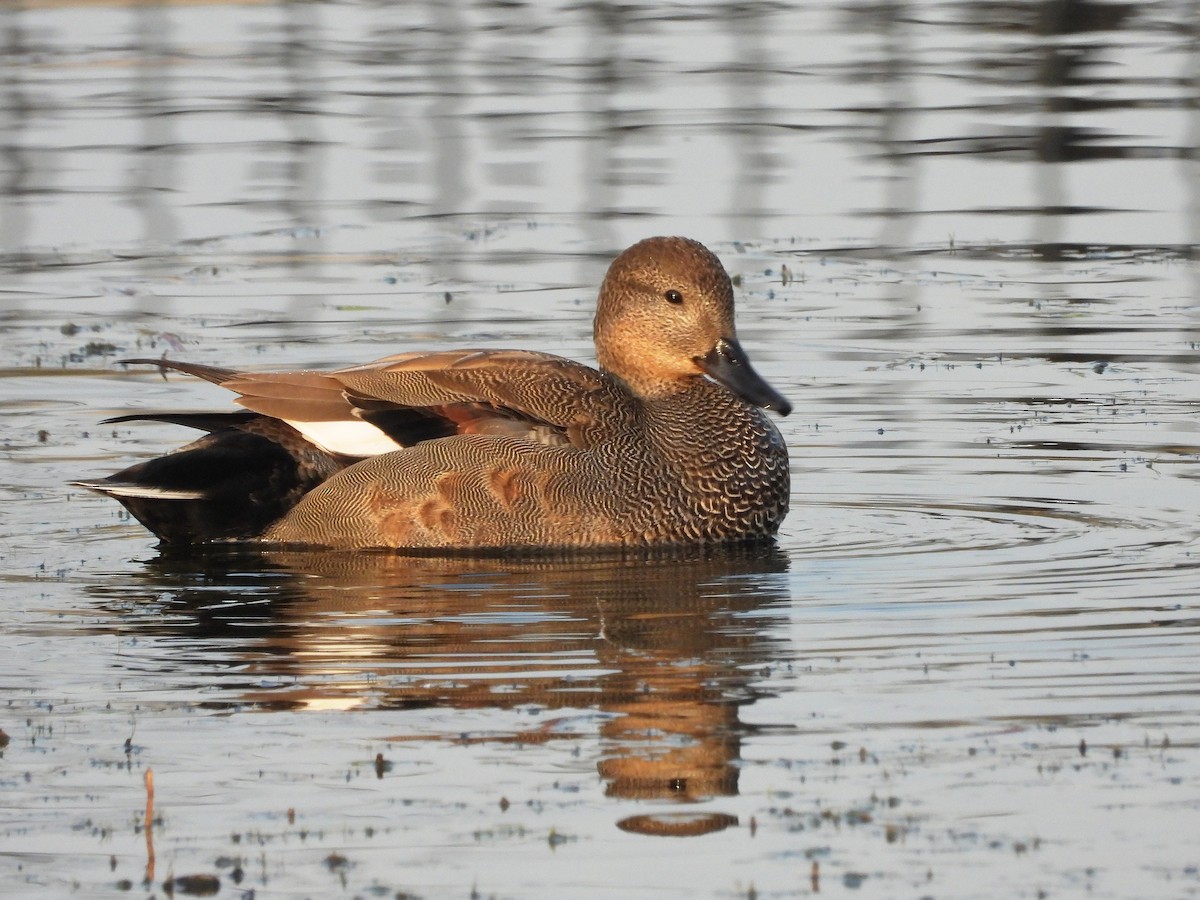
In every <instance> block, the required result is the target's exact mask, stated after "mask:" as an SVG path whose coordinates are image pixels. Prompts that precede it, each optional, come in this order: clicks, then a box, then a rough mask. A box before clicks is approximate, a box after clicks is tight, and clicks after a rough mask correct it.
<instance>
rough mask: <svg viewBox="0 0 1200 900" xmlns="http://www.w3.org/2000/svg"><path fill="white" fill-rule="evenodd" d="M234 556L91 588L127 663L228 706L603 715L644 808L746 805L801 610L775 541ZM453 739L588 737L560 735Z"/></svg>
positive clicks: (609, 760) (613, 774) (188, 562)
mask: <svg viewBox="0 0 1200 900" xmlns="http://www.w3.org/2000/svg"><path fill="white" fill-rule="evenodd" d="M235 559H236V564H233V565H231V563H232V562H233V560H232V559H231V558H230V557H229V556H227V555H225V554H215V555H208V556H201V557H183V558H172V557H168V556H163V557H159V558H157V559H155V560H154V561H152V562H150V563H148V564H147V565H146V567H145V568H144V569H143V570H142V571H141V572H138V573H135V574H134V575H133V576H132V577H131V576H130V575H129V574H128V573H123V574H122V575H121V576H119V577H118V578H114V579H113V580H112V581H111V582H109V583H104V584H99V585H96V586H94V587H93V589H92V593H93V594H94V595H96V596H98V597H99V598H101V600H102V604H101V605H102V608H104V609H107V610H108V611H109V612H111V613H113V614H114V615H113V618H111V619H109V620H108V621H107V624H106V625H104V626H102V630H103V629H111V630H113V631H117V632H120V633H124V634H129V635H136V636H137V638H138V642H139V645H140V646H141V647H142V649H141V650H139V651H138V652H136V653H134V654H132V656H131V657H124V656H123V662H122V664H123V665H128V666H131V667H135V668H138V669H144V668H147V667H153V668H157V669H161V670H162V671H170V672H173V673H175V675H176V676H177V677H179V676H182V677H185V678H190V677H196V678H201V679H203V678H208V677H212V675H213V672H214V671H217V672H220V673H224V674H223V675H222V676H221V678H220V681H219V684H220V687H221V695H220V696H219V697H218V698H216V699H213V700H211V701H209V702H210V703H211V704H213V705H218V706H240V705H245V704H253V705H255V706H259V707H263V708H269V709H305V708H308V709H331V708H332V709H363V708H373V709H395V710H403V709H411V708H426V707H445V708H452V709H464V708H492V709H513V708H516V707H525V706H529V705H530V704H533V705H535V706H537V707H538V708H544V709H547V710H554V709H570V708H586V709H590V710H593V711H595V712H596V713H598V714H599V719H600V725H599V732H600V737H601V739H602V752H601V755H600V756H601V758H600V761H599V771H600V774H601V775H602V777H603V778H604V780H605V783H606V791H607V793H608V795H609V796H612V797H621V798H636V799H640V800H645V799H672V800H679V801H699V800H704V799H707V798H711V797H718V796H726V795H733V794H736V793H737V783H738V761H739V751H740V746H741V736H742V733H743V731H744V727H743V726H742V724H741V723H740V721H739V712H740V710H741V708H742V707H743V706H745V705H746V704H748V703H753V702H754V700H755V697H756V691H755V687H754V682H755V680H756V677H758V676H757V673H759V672H761V670H762V669H763V667H765V666H770V665H772V664H773V663H774V662H777V661H778V653H779V650H780V648H779V645H778V641H773V640H771V639H769V638H768V637H766V636H765V633H766V632H767V631H768V630H769V629H770V628H771V627H772V625H777V624H778V621H779V620H778V618H777V617H774V616H772V614H771V609H772V608H773V607H776V606H778V605H780V604H783V603H785V602H786V601H787V599H788V592H787V583H786V581H785V578H784V573H785V571H786V569H787V562H786V558H785V557H784V556H783V555H782V554H780V553H779V552H778V551H777V550H775V549H774V548H771V549H755V550H749V549H747V550H723V551H719V552H718V551H709V552H705V553H701V552H699V551H696V552H693V553H689V554H687V555H686V556H674V557H663V556H653V557H638V558H630V557H621V558H612V557H603V556H599V557H583V558H575V559H563V560H557V559H555V560H550V559H543V560H537V559H530V560H527V561H524V562H519V563H513V562H511V561H501V560H496V559H492V560H479V559H466V558H463V559H444V558H433V557H429V558H421V557H416V558H413V557H398V556H392V555H386V554H315V553H281V552H271V553H266V554H264V555H263V556H261V557H246V556H238V557H236V558H235ZM747 613H754V615H753V616H750V617H748V616H747V615H746V614H747ZM780 615H783V610H782V609H781V610H780ZM148 639H151V641H152V642H153V641H155V640H157V641H159V643H158V644H157V646H153V645H151V646H147V640H148ZM397 726H398V727H400V728H402V727H403V720H398V722H397ZM454 735H455V737H454V739H456V740H511V741H516V742H523V741H543V740H553V739H556V738H566V737H573V736H574V737H577V736H578V735H575V734H574V733H573V732H562V733H559V732H556V731H555V730H554V728H553V727H552V726H551V727H550V728H549V730H547V731H537V732H535V733H520V734H515V735H510V736H496V735H489V736H485V737H478V736H471V735H462V736H460V735H459V734H458V732H457V731H455V732H454ZM407 737H426V738H427V737H429V736H428V735H408V736H407ZM659 824H660V825H661V823H659ZM681 827H684V826H681ZM686 827H695V821H693V820H690V819H689V820H688V821H687V823H686ZM684 830H686V828H685V829H684Z"/></svg>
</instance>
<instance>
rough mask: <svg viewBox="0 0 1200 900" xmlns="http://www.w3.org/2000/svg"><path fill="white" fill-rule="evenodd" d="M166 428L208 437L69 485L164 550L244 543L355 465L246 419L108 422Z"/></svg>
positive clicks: (282, 429)
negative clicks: (114, 504)
mask: <svg viewBox="0 0 1200 900" xmlns="http://www.w3.org/2000/svg"><path fill="white" fill-rule="evenodd" d="M131 421H146V422H166V423H169V424H174V425H185V426H187V427H190V428H197V429H200V430H201V431H205V432H207V434H205V435H204V437H202V438H200V439H199V440H196V441H193V442H192V443H190V444H188V445H186V446H184V447H180V448H179V449H178V450H175V451H172V452H171V453H168V454H167V455H166V456H160V457H158V458H157V459H151V460H147V461H146V462H141V463H137V464H136V465H132V466H130V467H129V468H127V469H122V470H121V471H120V472H117V473H116V474H115V475H110V476H108V477H107V478H99V479H95V480H89V481H74V482H71V483H72V484H75V485H78V486H79V487H84V488H87V489H88V490H91V491H96V492H97V493H100V494H105V495H106V496H109V497H112V498H113V499H114V500H116V501H118V502H119V503H121V504H122V505H123V506H124V507H125V508H126V509H127V510H129V512H130V513H131V514H132V515H133V517H134V518H135V519H137V520H138V521H139V522H141V523H142V524H143V525H145V526H146V527H147V528H149V529H150V530H151V531H152V532H154V534H156V535H157V536H158V538H159V539H160V540H161V541H163V542H164V543H167V544H199V543H207V542H212V541H249V540H254V539H256V538H258V537H260V536H261V535H262V534H263V532H265V531H266V530H267V529H268V528H269V527H270V526H271V525H272V524H273V523H274V522H276V521H277V520H278V519H280V518H281V517H283V516H284V515H285V514H286V513H287V512H288V510H290V509H291V508H292V507H293V506H295V505H296V503H298V502H299V500H300V498H301V497H303V496H304V495H305V494H307V493H308V492H309V491H311V490H312V489H313V488H315V487H316V486H317V485H319V484H321V482H323V481H325V480H326V479H327V478H329V477H330V476H331V475H333V474H334V473H335V472H337V471H339V470H341V469H343V468H345V467H346V466H347V465H349V464H350V463H351V462H354V461H355V460H354V459H353V458H350V457H343V456H338V455H335V454H331V453H327V452H326V451H324V450H321V449H320V448H318V447H316V446H315V445H313V444H311V443H309V442H308V441H307V440H305V438H304V437H303V435H301V434H300V432H298V431H296V430H295V429H294V428H292V427H291V426H290V425H287V424H286V423H284V422H280V421H279V420H278V419H272V418H270V417H268V416H262V415H259V414H258V413H252V412H232V413H146V414H139V415H130V416H118V417H116V418H113V419H107V420H106V422H108V423H116V422H131Z"/></svg>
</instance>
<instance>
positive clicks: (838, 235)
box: [0, 0, 1200, 898]
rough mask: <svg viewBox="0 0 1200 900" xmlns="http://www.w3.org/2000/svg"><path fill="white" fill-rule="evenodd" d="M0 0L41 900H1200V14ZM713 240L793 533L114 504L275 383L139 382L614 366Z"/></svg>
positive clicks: (1, 648)
mask: <svg viewBox="0 0 1200 900" xmlns="http://www.w3.org/2000/svg"><path fill="white" fill-rule="evenodd" d="M0 26H2V28H0V35H2V36H0V40H2V41H3V42H4V49H5V53H4V56H3V58H2V60H0V71H2V72H3V78H2V79H0V151H2V153H0V177H2V178H3V181H2V183H0V268H2V270H3V273H4V279H3V282H2V283H0V292H2V293H0V310H2V315H3V320H2V329H0V349H2V351H3V355H4V360H5V361H4V363H3V366H4V368H3V369H2V370H0V375H2V376H3V379H2V381H0V385H2V386H3V393H2V394H0V441H2V442H3V443H2V449H3V453H2V455H0V459H2V460H3V472H4V476H3V477H2V478H0V502H2V507H0V508H2V509H3V510H4V515H3V518H2V519H0V540H2V544H0V546H2V547H3V555H4V559H5V563H6V565H5V566H4V572H3V574H0V590H2V592H3V593H2V596H3V602H2V603H0V690H2V691H3V702H2V703H0V729H3V732H4V733H5V734H6V735H7V738H8V742H7V745H6V746H4V747H3V748H0V895H9V896H14V897H17V896H19V897H29V896H38V897H41V896H47V897H49V896H68V895H70V896H87V897H105V896H129V895H131V894H132V895H135V896H149V895H159V894H160V893H167V892H169V891H173V892H174V893H175V894H177V895H178V894H191V895H204V894H214V893H215V894H216V895H219V896H227V897H237V896H249V895H250V892H253V893H254V896H259V897H261V896H270V897H276V896H279V897H308V896H343V895H344V896H422V897H442V896H465V895H470V896H482V897H492V896H495V897H532V896H545V897H551V896H552V897H595V896H612V895H617V894H620V895H627V896H654V897H667V896H671V897H674V896H679V897H685V896H686V897H693V896H711V897H768V896H770V897H788V896H796V895H807V894H813V893H820V894H826V895H841V894H846V893H848V892H853V894H854V895H855V896H864V897H865V896H872V897H907V896H912V897H921V896H930V897H955V898H960V897H999V896H1005V897H1008V896H1018V897H1041V896H1051V897H1053V896H1082V895H1087V896H1092V897H1114V898H1125V897H1133V896H1138V897H1150V896H1162V897H1185V896H1197V895H1200V857H1198V856H1197V853H1196V849H1195V839H1194V834H1195V832H1196V823H1197V821H1198V814H1200V795H1198V794H1197V792H1196V785H1197V783H1200V755H1198V748H1200V653H1198V652H1197V649H1198V648H1197V642H1198V638H1200V609H1198V604H1197V599H1196V597H1197V588H1198V587H1200V577H1198V574H1197V565H1198V564H1200V555H1198V552H1200V542H1198V540H1197V537H1198V530H1200V525H1198V524H1197V515H1196V512H1197V510H1200V484H1198V481H1197V476H1196V472H1197V464H1198V462H1200V459H1198V458H1200V441H1198V440H1197V436H1196V431H1197V425H1196V415H1195V408H1196V402H1197V387H1198V366H1197V346H1198V342H1200V333H1198V331H1200V318H1198V315H1197V311H1198V305H1197V304H1198V301H1197V297H1198V289H1197V288H1198V283H1200V282H1198V278H1197V269H1196V262H1195V256H1196V247H1197V245H1198V244H1200V187H1198V186H1200V171H1198V170H1197V162H1196V150H1195V148H1196V146H1197V145H1198V144H1200V117H1198V114H1197V107H1196V105H1195V99H1194V98H1195V96H1196V94H1197V90H1198V89H1200V53H1198V52H1197V45H1198V42H1200V32H1198V30H1197V29H1198V28H1200V20H1198V19H1197V16H1196V12H1195V10H1194V9H1193V8H1192V4H1190V3H1187V2H1183V0H1179V2H1163V3H1155V4H1117V3H1088V2H1047V3H1033V2H1031V3H1025V4H1017V3H933V2H930V3H912V4H904V3H896V4H877V5H871V4H857V3H853V4H843V5H832V4H804V5H803V8H795V9H794V8H791V7H790V6H789V5H786V4H771V3H742V4H719V3H710V4H693V3H688V4H682V3H681V4H675V5H672V4H666V3H660V4H655V5H649V6H633V5H629V6H613V5H609V4H589V5H577V6H571V5H556V4H554V3H551V2H538V3H531V4H510V3H490V4H489V3H476V4H467V5H461V4H460V5H453V4H439V3H429V4H404V5H391V4H379V3H344V2H323V3H287V4H275V5H255V4H245V5H240V4H229V5H215V4H214V5H204V4H180V5H172V4H167V5H140V6H132V7H123V6H117V5H105V4H93V3H86V4H83V3H80V4H72V3H70V2H65V3H60V2H52V3H43V2H37V0H31V2H27V3H25V4H23V5H19V4H8V5H6V6H4V7H3V8H2V9H0ZM669 232H676V233H685V234H688V235H690V236H693V237H696V238H698V239H701V240H703V241H705V242H706V243H708V244H709V245H710V246H712V247H713V249H714V250H716V251H717V252H718V253H719V255H720V256H721V257H722V259H723V260H724V261H725V262H726V265H727V267H728V268H729V270H730V272H731V274H733V275H734V276H735V278H736V280H737V282H738V304H739V307H738V309H739V330H740V333H741V337H742V339H743V343H744V344H745V345H746V346H747V348H748V350H749V351H750V353H751V355H752V356H753V358H754V359H755V361H756V364H757V366H758V368H759V369H760V370H761V371H762V372H763V374H764V375H766V376H767V377H768V378H769V379H770V380H771V381H772V383H774V384H775V385H776V386H778V387H779V388H780V389H781V390H783V391H784V393H785V394H787V395H788V396H789V398H790V399H792V401H793V402H794V405H795V411H794V412H793V414H792V415H791V416H790V417H789V418H787V419H784V420H780V424H781V428H782V430H783V433H784V434H785V436H786V438H787V440H788V443H789V447H790V450H791V455H792V462H793V482H794V494H793V501H792V512H791V515H790V517H789V519H788V520H787V522H786V524H785V526H784V530H783V532H782V533H781V535H780V539H779V543H778V547H777V548H776V549H775V550H772V551H769V552H764V553H758V554H749V555H747V554H732V555H731V554H716V553H708V554H699V553H697V554H688V555H685V556H683V557H675V558H659V557H650V558H640V559H639V558H605V557H585V558H574V559H552V560H547V559H543V560H536V559H524V560H522V559H480V560H470V559H457V560H440V561H439V560H433V559H417V560H412V559H399V558H393V557H389V556H384V555H370V554H364V555H332V556H330V555H323V554H287V553H270V554H259V555H238V554H228V553H214V554H210V555H203V556H194V557H184V558H175V557H171V556H166V555H163V554H160V553H159V552H158V551H157V550H156V549H155V547H154V544H153V541H152V539H151V538H150V537H149V536H148V535H147V534H146V533H145V532H144V531H142V530H141V529H140V528H139V527H138V526H137V525H136V523H131V522H130V521H129V520H128V519H127V518H126V517H125V516H124V515H123V514H122V511H121V510H120V508H119V507H117V506H116V504H113V503H111V502H109V501H105V500H103V499H101V498H98V497H93V496H90V495H86V496H85V495H82V494H80V493H79V492H77V491H75V490H73V489H71V488H68V487H66V486H65V482H66V481H68V480H69V479H71V478H76V477H83V476H90V475H96V474H103V473H106V472H108V471H112V470H114V469H116V468H119V467H121V466H123V465H126V464H128V463H129V462H131V461H133V460H135V459H140V458H145V457H147V456H151V455H155V454H157V453H159V452H161V451H162V450H164V449H166V448H168V447H171V446H175V445H176V444H177V443H179V441H180V440H181V436H180V435H179V433H178V432H177V430H175V429H172V428H170V427H168V426H155V425H141V426H138V427H136V428H135V427H132V426H124V425H122V426H117V427H115V428H114V427H113V426H100V425H97V424H96V423H97V422H98V421H99V420H100V419H102V418H104V417H105V416H108V415H114V414H117V413H121V412H126V411H129V410H133V409H157V408H166V407H174V406H178V407H181V408H186V409H220V408H223V407H224V404H226V403H227V402H228V400H227V397H225V396H224V395H223V393H222V392H221V391H219V390H218V389H215V388H213V387H211V386H209V385H205V384H197V383H194V382H193V381H189V380H186V379H177V378H174V377H172V378H171V379H170V380H163V379H162V378H160V377H159V376H157V375H150V374H146V373H135V372H126V371H124V370H123V369H122V368H120V367H119V366H116V365H115V364H114V361H115V360H116V359H119V358H121V357H122V356H125V355H129V354H135V353H136V354H137V355H149V354H158V353H162V352H167V353H169V354H170V355H172V356H176V357H179V358H186V359H192V360H196V361H200V362H209V363H215V364H236V365H253V366H261V367H264V368H288V367H301V366H334V365H340V364H346V363H350V362H354V361H359V360H364V359H368V358H371V357H374V356H382V355H385V354H387V353H391V352H396V351H399V350H402V349H410V348H411V349H416V348H431V349H433V348H449V347H462V346H477V347H514V346H515V347H527V348H530V349H538V350H549V351H553V352H560V353H564V354H566V355H569V356H573V357H576V358H580V359H584V360H588V359H590V358H591V346H590V317H591V311H592V304H593V300H594V295H595V289H596V285H597V284H598V282H599V280H600V277H601V276H602V274H603V271H604V268H605V266H606V264H607V261H608V260H609V259H610V258H611V256H612V255H613V254H614V253H615V252H616V251H618V250H619V249H621V248H622V247H623V246H625V245H626V244H628V243H631V242H632V241H634V240H636V239H638V238H641V237H644V236H646V235H649V234H655V233H669ZM2 741H3V739H2V738H0V742H2ZM150 772H152V773H153V775H152V780H153V787H154V790H153V806H152V808H151V809H149V810H148V809H147V797H148V792H147V784H146V775H147V773H150ZM147 823H149V827H147ZM176 879H179V880H176Z"/></svg>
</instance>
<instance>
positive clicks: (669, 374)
mask: <svg viewBox="0 0 1200 900" xmlns="http://www.w3.org/2000/svg"><path fill="white" fill-rule="evenodd" d="M595 340H596V358H597V360H598V361H599V363H600V367H601V368H602V369H604V370H605V371H607V372H611V373H612V374H613V375H616V376H617V377H619V378H620V379H621V380H622V381H624V382H625V383H626V384H628V385H629V387H630V388H631V389H632V390H633V392H634V393H636V394H638V395H639V396H643V397H662V396H667V395H669V394H672V393H675V392H676V391H679V390H684V389H686V388H687V386H688V384H689V382H690V381H691V380H692V379H695V378H699V377H703V376H708V377H710V378H712V379H713V380H714V381H718V382H720V383H721V384H723V385H725V387H727V388H729V390H731V391H733V392H734V393H735V394H737V395H738V396H740V397H741V398H742V399H743V400H745V401H747V402H748V403H753V404H754V405H756V406H762V407H765V408H767V409H773V410H775V411H777V412H778V413H779V414H780V415H784V416H786V415H787V414H788V413H789V412H790V411H791V408H792V407H791V404H790V403H788V401H787V400H785V399H784V398H783V397H782V396H780V394H778V393H777V392H776V391H775V390H774V389H773V388H772V387H771V386H770V385H769V384H767V383H766V382H765V381H763V379H762V378H761V377H759V375H758V373H756V372H755V371H754V369H752V368H751V367H750V361H749V359H747V357H746V354H745V353H744V352H743V351H742V348H741V346H740V345H739V344H738V342H737V332H736V331H735V329H734V324H733V285H732V284H731V283H730V281H729V276H728V275H727V274H726V273H725V269H724V267H723V266H722V265H721V261H720V260H719V259H717V258H716V256H714V255H713V254H712V252H711V251H709V250H708V249H707V248H706V247H704V245H702V244H699V243H697V242H696V241H692V240H689V239H687V238H682V237H652V238H647V239H646V240H644V241H639V242H638V243H636V244H634V245H633V246H632V247H630V248H629V249H628V250H626V251H625V252H624V253H622V254H621V255H620V256H618V257H617V258H616V259H615V260H613V263H612V265H611V266H609V269H608V274H607V275H606V276H605V277H604V283H603V284H602V285H601V287H600V301H599V303H598V305H597V307H596V323H595Z"/></svg>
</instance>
